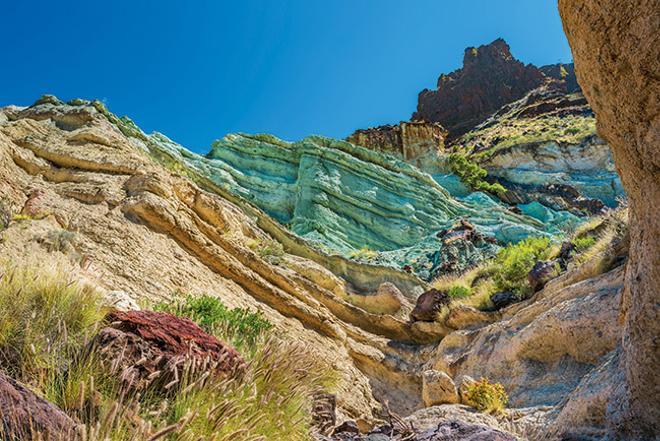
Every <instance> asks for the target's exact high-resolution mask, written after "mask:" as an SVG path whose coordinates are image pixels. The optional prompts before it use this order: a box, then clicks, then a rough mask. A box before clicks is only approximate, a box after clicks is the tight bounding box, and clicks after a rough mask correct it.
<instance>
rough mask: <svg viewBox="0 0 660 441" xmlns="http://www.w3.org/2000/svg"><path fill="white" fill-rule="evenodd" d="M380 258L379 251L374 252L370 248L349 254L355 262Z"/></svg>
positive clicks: (363, 248)
mask: <svg viewBox="0 0 660 441" xmlns="http://www.w3.org/2000/svg"><path fill="white" fill-rule="evenodd" d="M376 256H378V251H374V250H372V249H370V248H369V247H362V248H360V249H359V250H353V251H351V252H350V253H348V257H349V258H351V259H355V260H372V259H375V258H376Z"/></svg>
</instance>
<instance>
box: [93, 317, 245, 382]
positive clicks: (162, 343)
mask: <svg viewBox="0 0 660 441" xmlns="http://www.w3.org/2000/svg"><path fill="white" fill-rule="evenodd" d="M108 319H109V321H110V326H108V327H106V328H104V329H102V330H101V331H100V332H99V333H98V335H97V336H96V337H95V339H94V341H93V346H94V347H95V348H96V349H97V350H98V353H99V354H101V355H102V357H103V358H104V359H105V360H108V361H109V362H110V365H111V367H112V369H113V370H115V371H117V372H118V373H121V378H122V380H123V381H124V382H125V383H126V384H127V385H128V386H130V387H131V388H133V389H138V390H139V389H141V388H143V387H145V386H146V385H148V384H151V383H152V382H155V381H158V382H159V384H162V385H163V386H164V385H165V384H167V383H169V382H170V381H172V380H173V379H176V378H179V372H180V371H181V369H183V368H184V367H186V368H187V367H189V366H190V365H191V364H192V363H193V362H194V363H196V364H197V365H198V367H199V368H200V369H209V370H212V371H213V372H214V373H218V374H223V375H232V374H234V373H236V372H237V371H240V370H242V369H243V368H244V367H245V361H244V360H243V358H242V357H241V355H240V354H239V353H238V352H237V351H236V350H235V349H234V348H232V347H231V346H230V345H228V344H226V343H224V342H222V341H220V340H218V339H217V338H216V337H214V336H212V335H209V334H207V333H206V332H205V331H204V330H203V329H202V328H200V327H199V326H197V325H196V324H195V323H194V322H192V321H191V320H189V319H187V318H183V317H176V316H173V315H171V314H167V313H164V312H154V311H126V312H124V311H114V312H112V313H111V314H109V316H108ZM186 365H187V366H186Z"/></svg>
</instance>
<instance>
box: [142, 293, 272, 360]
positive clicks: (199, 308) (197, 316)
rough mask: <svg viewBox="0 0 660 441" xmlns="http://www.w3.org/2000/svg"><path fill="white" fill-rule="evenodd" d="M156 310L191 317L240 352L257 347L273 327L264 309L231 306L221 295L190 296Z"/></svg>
mask: <svg viewBox="0 0 660 441" xmlns="http://www.w3.org/2000/svg"><path fill="white" fill-rule="evenodd" d="M154 309H155V310H156V311H164V312H169V313H170V314H173V315H177V316H180V317H188V318H189V319H191V320H192V321H194V322H195V323H197V324H198V325H199V326H201V327H202V329H204V330H205V331H206V332H208V333H209V334H214V335H216V336H218V337H219V338H221V339H223V340H227V341H229V342H231V343H232V345H234V346H235V347H236V349H238V350H239V352H244V351H254V350H256V348H257V345H258V343H260V342H262V341H263V339H264V337H266V336H267V334H268V332H269V331H270V330H271V329H272V327H273V325H272V323H270V322H269V321H268V320H266V319H265V318H264V317H263V315H262V314H261V312H256V313H254V312H250V311H249V310H247V309H242V308H234V309H229V308H227V307H226V306H225V305H223V304H222V302H221V301H220V300H219V299H218V298H216V297H212V296H209V295H202V296H199V297H193V296H187V297H186V298H185V299H184V300H180V301H175V302H171V303H159V304H157V305H155V306H154Z"/></svg>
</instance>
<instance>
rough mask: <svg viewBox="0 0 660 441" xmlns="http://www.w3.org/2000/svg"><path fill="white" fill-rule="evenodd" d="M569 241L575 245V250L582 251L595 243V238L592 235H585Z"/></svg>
mask: <svg viewBox="0 0 660 441" xmlns="http://www.w3.org/2000/svg"><path fill="white" fill-rule="evenodd" d="M571 242H572V243H573V246H574V247H575V251H577V252H578V253H582V252H584V251H586V250H588V249H589V248H591V247H592V246H594V245H595V244H596V238H595V237H593V236H585V237H579V238H576V239H573V240H572V241H571Z"/></svg>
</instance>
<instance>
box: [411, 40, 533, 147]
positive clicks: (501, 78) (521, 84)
mask: <svg viewBox="0 0 660 441" xmlns="http://www.w3.org/2000/svg"><path fill="white" fill-rule="evenodd" d="M544 80H545V76H544V75H543V73H541V71H539V70H538V69H537V68H536V67H534V66H532V65H524V64H523V63H521V62H520V61H518V60H516V59H515V58H514V57H513V56H512V55H511V52H510V50H509V46H508V45H507V44H506V42H505V41H504V40H502V39H497V40H495V41H493V42H492V43H490V44H487V45H483V46H479V47H478V48H474V47H472V48H467V49H465V55H464V57H463V67H462V68H461V69H458V70H456V71H454V72H452V73H450V74H448V75H444V74H443V75H441V76H440V78H438V86H437V89H436V90H428V89H426V90H423V91H422V92H420V94H419V99H418V103H417V111H416V112H415V113H414V114H413V117H412V119H413V120H424V121H432V122H439V123H440V124H442V125H443V126H444V127H446V128H447V129H448V130H449V133H450V136H452V137H456V136H458V135H461V134H463V133H465V132H467V131H468V130H470V129H471V128H472V127H474V126H476V125H477V124H478V123H480V122H481V121H483V120H484V119H485V118H486V117H488V116H489V115H490V114H491V113H493V112H495V111H496V110H497V109H499V108H500V107H502V106H503V105H504V104H507V103H510V102H512V101H515V100H517V99H519V98H522V97H523V96H524V95H525V94H526V93H527V92H529V91H530V90H532V89H534V88H536V87H538V86H540V85H541V84H542V83H543V82H544Z"/></svg>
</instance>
